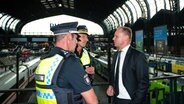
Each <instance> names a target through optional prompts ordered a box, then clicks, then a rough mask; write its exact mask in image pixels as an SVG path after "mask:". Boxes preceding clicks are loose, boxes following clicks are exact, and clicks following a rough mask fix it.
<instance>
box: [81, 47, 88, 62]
mask: <svg viewBox="0 0 184 104" xmlns="http://www.w3.org/2000/svg"><path fill="white" fill-rule="evenodd" d="M80 60H81V62H82V65H88V64H90V56H89V54H88V52H87V50H85V49H83V53H82V57H81V58H80Z"/></svg>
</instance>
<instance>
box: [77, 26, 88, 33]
mask: <svg viewBox="0 0 184 104" xmlns="http://www.w3.org/2000/svg"><path fill="white" fill-rule="evenodd" d="M77 31H78V32H79V33H81V34H87V35H88V29H87V27H86V26H85V25H79V26H78V27H77Z"/></svg>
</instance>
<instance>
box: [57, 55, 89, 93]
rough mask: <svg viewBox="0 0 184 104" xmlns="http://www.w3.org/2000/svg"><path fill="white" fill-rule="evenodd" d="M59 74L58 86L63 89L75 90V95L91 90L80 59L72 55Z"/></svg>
mask: <svg viewBox="0 0 184 104" xmlns="http://www.w3.org/2000/svg"><path fill="white" fill-rule="evenodd" d="M71 54H72V55H70V56H69V57H67V58H65V61H64V63H63V65H62V67H61V70H60V72H59V76H58V81H57V84H58V86H59V87H62V88H69V89H73V90H74V93H75V94H78V93H81V92H84V91H87V90H89V89H91V88H92V87H91V84H90V80H89V77H88V75H87V73H86V72H85V71H84V69H83V66H82V64H81V63H80V59H79V58H78V57H77V56H76V55H75V54H74V53H71Z"/></svg>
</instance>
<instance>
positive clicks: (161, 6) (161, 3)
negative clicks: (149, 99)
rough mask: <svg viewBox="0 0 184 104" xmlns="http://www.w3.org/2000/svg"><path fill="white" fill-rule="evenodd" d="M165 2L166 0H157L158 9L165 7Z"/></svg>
mask: <svg viewBox="0 0 184 104" xmlns="http://www.w3.org/2000/svg"><path fill="white" fill-rule="evenodd" d="M164 4H165V3H164V0H156V5H157V9H158V11H159V10H161V9H165V8H164Z"/></svg>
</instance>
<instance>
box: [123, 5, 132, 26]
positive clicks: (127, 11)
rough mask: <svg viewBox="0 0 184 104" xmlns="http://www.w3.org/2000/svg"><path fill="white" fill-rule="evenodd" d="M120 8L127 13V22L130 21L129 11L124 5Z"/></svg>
mask: <svg viewBox="0 0 184 104" xmlns="http://www.w3.org/2000/svg"><path fill="white" fill-rule="evenodd" d="M122 8H123V9H124V10H125V11H126V13H127V15H128V17H127V18H128V20H129V21H131V15H130V11H129V9H128V8H127V7H126V6H125V5H123V6H122ZM127 22H128V21H127Z"/></svg>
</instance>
